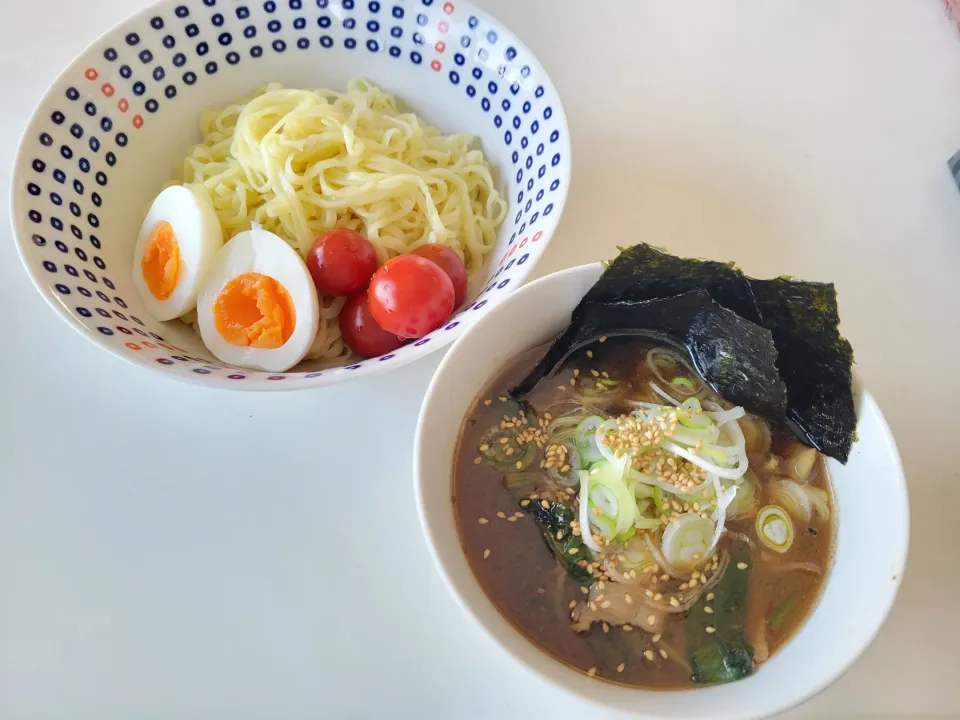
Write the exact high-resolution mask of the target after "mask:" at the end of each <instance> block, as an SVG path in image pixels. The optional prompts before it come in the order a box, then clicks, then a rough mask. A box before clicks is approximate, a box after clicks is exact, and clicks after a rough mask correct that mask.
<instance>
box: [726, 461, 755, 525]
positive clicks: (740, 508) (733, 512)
mask: <svg viewBox="0 0 960 720" xmlns="http://www.w3.org/2000/svg"><path fill="white" fill-rule="evenodd" d="M720 484H721V485H722V486H723V487H724V488H728V487H730V486H731V485H733V484H736V486H737V494H736V495H734V497H733V501H732V502H731V503H730V504H729V505H728V506H727V518H729V519H731V520H733V519H736V518H743V517H748V516H750V515H752V514H753V512H754V511H755V510H756V503H755V502H754V495H755V494H756V489H757V476H756V475H754V474H753V472H752V471H751V470H747V472H746V473H744V475H743V477H742V478H740V480H739V481H738V482H737V483H731V482H730V481H729V480H726V481H724V482H721V483H720Z"/></svg>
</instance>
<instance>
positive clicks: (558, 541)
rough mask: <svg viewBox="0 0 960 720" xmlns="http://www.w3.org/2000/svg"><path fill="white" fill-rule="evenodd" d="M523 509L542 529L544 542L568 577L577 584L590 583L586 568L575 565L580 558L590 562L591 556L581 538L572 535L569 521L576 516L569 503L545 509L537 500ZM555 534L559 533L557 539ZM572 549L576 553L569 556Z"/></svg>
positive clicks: (591, 581) (551, 505)
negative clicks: (530, 513) (531, 515)
mask: <svg viewBox="0 0 960 720" xmlns="http://www.w3.org/2000/svg"><path fill="white" fill-rule="evenodd" d="M523 509H524V510H525V511H527V512H532V513H533V519H534V520H536V522H537V524H538V525H539V526H540V529H541V530H542V531H543V539H544V542H546V543H547V547H548V548H550V552H552V553H553V554H554V555H555V556H556V558H557V560H559V561H560V564H561V565H563V567H564V568H565V569H566V571H567V572H568V573H570V575H571V577H573V579H574V580H576V581H577V582H578V583H580V584H581V585H590V584H592V583H593V580H594V578H593V576H592V575H591V574H590V572H589V571H588V570H587V569H586V568H583V567H580V565H578V564H577V563H578V562H579V561H580V560H586V561H587V562H590V561H592V560H593V556H592V555H591V554H590V550H589V548H587V546H586V545H584V544H583V538H582V537H580V536H578V535H574V534H573V532H572V531H571V528H570V522H571V521H572V520H574V519H575V517H576V516H575V515H574V512H573V510H572V509H571V508H570V506H569V505H565V504H564V503H561V502H552V503H550V507H549V508H545V507H543V506H542V505H541V504H540V503H538V502H537V503H530V504H529V505H528V506H527V507H524V508H523ZM557 533H560V537H559V538H557ZM574 548H576V550H577V552H575V553H574V554H572V555H571V554H570V550H572V549H574Z"/></svg>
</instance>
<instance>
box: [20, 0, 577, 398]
mask: <svg viewBox="0 0 960 720" xmlns="http://www.w3.org/2000/svg"><path fill="white" fill-rule="evenodd" d="M543 20H544V25H543V27H544V28H547V27H548V23H549V18H547V17H544V19H543ZM358 76H363V77H366V78H367V79H369V80H371V81H373V82H374V83H376V84H378V85H380V86H381V87H383V88H384V89H385V90H388V91H390V92H393V93H395V94H396V95H397V96H398V97H399V98H400V100H401V101H402V102H404V103H405V104H406V105H407V106H409V108H410V109H412V110H414V111H416V112H417V113H419V114H420V115H421V117H423V118H424V119H425V120H427V121H428V122H430V123H432V124H434V125H436V126H437V127H439V128H440V129H441V130H443V131H445V132H448V133H470V134H474V135H477V136H479V138H480V140H481V142H482V145H483V149H484V151H485V152H486V155H487V158H488V160H489V161H490V163H491V164H492V166H493V168H494V172H495V175H496V176H497V178H498V180H499V182H498V188H499V189H500V190H501V192H502V193H503V195H504V198H505V199H506V200H507V201H508V203H509V212H508V215H507V219H506V220H505V221H504V223H503V225H502V226H501V227H500V232H499V237H498V241H497V245H496V247H495V249H494V250H493V252H492V253H491V254H490V257H489V259H488V261H487V263H486V265H485V267H484V270H483V271H482V272H480V273H478V277H476V278H475V279H474V281H473V282H472V285H471V287H470V289H469V292H468V297H469V301H468V302H466V303H465V304H464V305H463V307H462V308H461V310H460V312H459V313H457V314H456V315H454V316H453V317H451V318H450V320H449V321H448V322H447V323H446V324H445V325H444V326H443V327H441V328H440V329H438V330H436V331H435V332H433V333H431V334H430V335H428V336H426V337H424V338H422V339H420V340H418V341H416V342H414V343H411V344H408V345H406V346H404V347H403V348H401V349H399V350H397V351H396V352H394V353H390V354H389V355H385V356H383V357H380V358H373V359H370V360H364V361H360V362H356V363H354V364H352V365H349V366H348V367H341V368H334V369H325V368H321V367H320V366H311V365H310V364H304V365H301V366H298V367H297V372H287V373H277V374H270V373H260V372H253V371H246V370H237V369H235V368H231V367H228V366H225V365H224V364H223V363H220V362H219V361H217V360H216V359H215V358H213V356H212V355H211V354H210V353H209V352H208V351H207V350H206V348H205V347H204V346H203V344H202V343H201V342H200V339H199V338H198V337H197V336H196V335H195V334H194V333H193V332H192V331H191V330H190V329H189V328H187V327H186V326H184V325H183V324H181V323H179V322H176V321H174V322H168V323H160V322H156V321H154V320H152V319H151V318H150V316H149V314H148V313H147V312H145V310H144V309H143V306H142V304H141V302H140V300H139V297H138V296H137V293H136V291H135V290H134V288H133V283H132V279H131V268H132V267H133V249H134V243H135V241H136V237H137V232H138V229H139V227H140V223H141V222H142V221H143V216H144V214H145V212H146V209H147V208H148V207H149V205H150V202H151V201H152V199H153V198H154V196H155V195H156V194H157V193H159V192H160V190H162V189H163V187H164V186H165V185H166V183H168V182H169V181H170V180H172V179H173V175H174V171H175V168H176V166H177V164H178V163H179V162H180V161H181V159H182V158H183V156H184V155H185V154H186V152H187V150H188V149H189V148H190V146H191V145H192V144H194V143H195V142H197V141H199V139H200V135H199V130H198V119H199V115H200V112H201V111H202V110H204V109H206V108H209V107H215V106H221V105H224V104H228V103H230V102H233V101H236V100H237V99H238V98H241V97H243V96H245V95H247V94H248V93H249V92H250V91H251V90H253V89H254V88H256V87H258V86H260V85H263V84H265V83H267V82H270V81H277V82H281V83H283V84H285V85H286V86H288V87H308V88H314V87H327V88H332V89H336V90H345V89H346V84H347V81H348V80H350V79H351V78H353V77H358ZM569 184H570V140H569V132H568V129H567V121H566V115H565V114H564V111H563V106H562V104H561V102H560V98H559V97H558V96H557V93H556V90H555V89H554V87H553V84H552V83H551V82H550V79H549V78H548V77H547V73H546V71H544V69H543V68H542V67H541V66H540V64H539V63H538V62H537V60H536V58H535V57H534V56H533V54H532V53H531V52H530V50H529V49H528V48H527V47H526V46H525V45H523V44H522V43H521V42H520V41H519V40H518V39H517V38H516V37H515V36H514V35H513V34H512V33H511V32H510V31H509V30H507V29H506V28H505V27H503V26H502V25H501V24H500V23H499V22H497V21H496V20H495V19H493V18H492V17H490V16H489V15H487V14H486V13H483V12H482V11H480V10H478V9H476V8H475V7H473V6H472V5H471V4H470V3H469V2H465V1H464V0H450V1H447V2H444V0H256V2H240V3H238V2H234V1H233V0H165V1H164V2H159V3H157V4H155V5H153V6H152V7H149V8H147V9H146V10H144V11H143V12H141V13H139V14H138V15H135V16H134V17H132V18H130V19H128V20H126V21H124V22H123V23H121V24H120V25H118V26H117V27H115V28H114V29H113V30H110V31H109V32H107V33H106V34H105V35H103V36H102V37H101V38H100V39H98V40H96V41H95V42H94V43H93V44H92V45H90V46H89V47H88V48H87V49H86V50H84V51H83V52H82V53H81V54H80V55H79V56H78V57H77V58H76V59H75V60H74V61H73V62H72V63H71V64H70V66H69V67H68V68H67V69H66V70H64V71H63V73H62V74H61V75H60V77H58V78H57V79H56V80H55V81H54V82H53V84H52V85H51V87H50V88H49V89H48V90H47V93H46V95H45V96H44V98H43V100H41V102H40V104H39V106H38V108H37V110H36V111H35V113H34V114H33V117H31V119H30V121H29V123H28V124H27V127H26V130H25V132H24V135H23V138H22V139H21V141H20V148H19V152H18V154H17V158H16V160H15V162H14V167H13V177H12V181H11V205H10V217H11V222H12V225H13V232H14V236H15V238H16V241H17V247H18V250H19V252H20V257H21V259H22V261H23V264H24V267H25V268H26V270H27V272H28V273H29V275H30V277H31V279H32V280H33V282H34V285H36V287H37V289H38V290H39V291H40V293H41V294H42V295H43V297H44V299H45V300H46V301H47V302H48V303H49V304H50V306H51V307H52V308H53V309H54V310H55V311H56V312H57V314H58V315H59V316H60V317H62V318H63V319H64V320H66V321H67V323H68V324H69V325H70V326H71V327H72V328H74V329H75V330H78V331H80V332H81V333H82V334H83V335H84V336H85V337H87V338H88V339H90V340H92V341H94V342H95V343H96V344H97V345H98V346H100V347H102V348H104V349H105V350H108V351H109V352H111V353H112V354H114V355H117V356H119V357H121V358H123V359H125V360H128V361H132V362H134V363H137V364H139V365H141V366H144V367H148V368H151V369H153V370H154V371H157V372H160V373H163V374H164V375H167V376H171V377H177V378H180V379H186V380H191V381H194V382H198V383H202V384H204V385H209V386H220V387H231V388H243V389H260V390H262V389H271V390H274V389H282V388H309V387H316V386H318V385H326V384H331V383H335V382H340V381H342V380H345V379H348V378H354V377H360V376H363V375H369V374H372V373H376V372H383V371H385V370H388V369H389V368H391V367H397V366H399V365H401V364H404V363H407V362H410V361H411V360H415V359H416V358H418V357H422V356H423V355H426V354H427V353H429V352H431V351H433V350H436V349H437V348H440V347H443V346H444V345H446V344H447V343H449V342H451V341H452V340H453V339H454V338H456V337H457V336H458V335H459V334H460V333H461V332H463V330H464V329H465V328H467V327H469V326H470V325H472V324H473V323H474V322H476V320H477V319H478V318H480V317H482V316H483V315H484V314H485V313H486V312H488V311H489V310H490V309H491V308H492V307H494V306H495V305H496V304H497V303H499V302H500V301H501V300H502V299H503V298H505V297H506V296H507V295H508V294H509V293H510V292H512V291H513V290H514V289H515V288H517V287H519V286H520V285H521V283H522V282H523V280H524V278H525V277H526V276H527V275H528V274H529V273H530V271H531V270H532V269H533V267H534V266H535V265H536V264H537V261H538V260H539V259H540V257H541V256H542V254H543V252H544V250H545V248H546V245H547V243H548V242H549V241H550V237H551V235H552V234H553V231H554V229H555V228H556V225H557V222H558V221H559V219H560V215H561V211H562V209H563V205H564V202H565V200H566V194H567V189H568V187H569ZM281 380H285V381H286V382H277V381H281Z"/></svg>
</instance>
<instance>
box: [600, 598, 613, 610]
mask: <svg viewBox="0 0 960 720" xmlns="http://www.w3.org/2000/svg"><path fill="white" fill-rule="evenodd" d="M610 605H611V602H610V601H609V600H604V601H603V602H602V603H600V607H602V608H604V609H606V608H608V607H610Z"/></svg>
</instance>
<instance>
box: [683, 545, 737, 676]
mask: <svg viewBox="0 0 960 720" xmlns="http://www.w3.org/2000/svg"><path fill="white" fill-rule="evenodd" d="M730 553H731V557H730V564H729V566H728V567H727V571H726V572H725V573H724V575H723V577H722V578H721V579H720V582H718V583H717V584H716V585H714V586H713V588H712V589H711V592H713V595H714V597H713V599H712V600H709V601H708V600H707V599H706V595H704V596H703V597H702V598H700V600H699V601H697V603H696V604H695V605H694V606H693V607H692V608H690V612H689V613H688V614H687V619H686V633H687V657H688V658H689V660H690V667H691V669H692V671H693V681H694V682H696V683H698V684H700V685H713V684H717V683H726V682H731V681H733V680H739V679H740V678H744V677H746V676H747V675H749V674H750V673H751V672H752V671H753V648H751V647H750V646H749V645H748V644H747V640H746V635H745V630H744V623H745V618H746V611H747V588H748V584H749V580H750V548H749V547H748V546H747V544H746V543H743V542H737V543H736V544H735V545H733V546H732V547H731V549H730ZM740 563H746V564H747V567H746V569H744V570H740V569H739V568H738V567H737V566H738V565H739V564H740ZM707 606H710V607H711V608H712V609H713V613H707V612H705V611H704V608H705V607H707ZM707 628H714V630H715V631H714V632H707Z"/></svg>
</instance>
